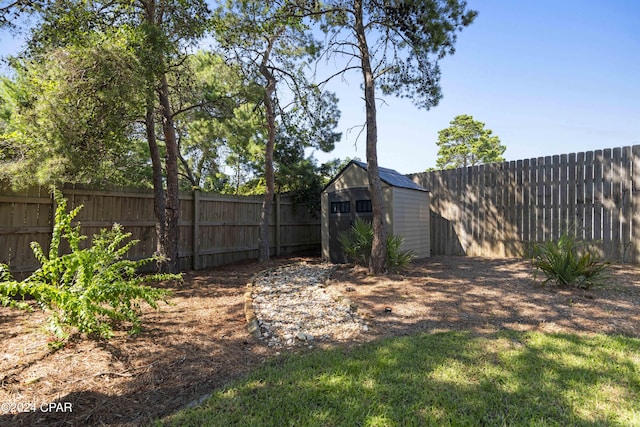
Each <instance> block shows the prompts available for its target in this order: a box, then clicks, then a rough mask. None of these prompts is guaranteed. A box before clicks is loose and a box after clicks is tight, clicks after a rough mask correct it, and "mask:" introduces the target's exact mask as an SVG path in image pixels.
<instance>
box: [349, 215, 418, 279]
mask: <svg viewBox="0 0 640 427" xmlns="http://www.w3.org/2000/svg"><path fill="white" fill-rule="evenodd" d="M338 241H339V242H340V244H341V245H342V250H343V251H344V253H345V255H346V256H347V259H348V260H349V261H351V262H354V263H356V264H358V265H362V266H368V265H369V258H370V257H371V246H372V244H373V226H372V225H371V223H369V222H367V221H365V220H363V219H361V218H356V220H355V221H354V223H353V225H352V226H351V228H349V230H347V231H344V232H342V233H340V234H339V236H338ZM403 241H404V239H403V237H402V236H398V235H395V234H389V235H388V236H387V267H388V268H390V269H402V268H405V267H407V266H408V265H409V263H410V262H411V260H412V259H413V256H414V254H413V252H412V251H403V250H401V249H400V247H401V246H402V243H403Z"/></svg>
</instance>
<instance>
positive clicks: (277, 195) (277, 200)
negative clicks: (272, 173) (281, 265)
mask: <svg viewBox="0 0 640 427" xmlns="http://www.w3.org/2000/svg"><path fill="white" fill-rule="evenodd" d="M281 213H282V210H281V206H280V193H276V209H275V217H276V229H275V233H274V235H275V236H274V237H275V240H276V242H275V243H276V256H280V243H281V242H280V231H281V229H280V214H281Z"/></svg>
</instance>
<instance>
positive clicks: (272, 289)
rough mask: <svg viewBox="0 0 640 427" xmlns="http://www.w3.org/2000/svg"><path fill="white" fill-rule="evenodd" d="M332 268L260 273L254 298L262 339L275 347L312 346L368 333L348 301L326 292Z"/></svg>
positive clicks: (312, 266) (292, 267) (309, 266)
mask: <svg viewBox="0 0 640 427" xmlns="http://www.w3.org/2000/svg"><path fill="white" fill-rule="evenodd" d="M334 269H335V267H334V266H333V265H331V264H326V263H325V264H307V263H300V264H294V265H287V266H283V267H279V268H276V269H273V270H267V271H264V272H262V273H260V274H258V275H257V276H256V277H255V278H254V280H253V283H252V288H251V297H252V299H253V308H254V311H255V317H256V319H257V321H258V325H259V327H260V332H261V338H260V339H262V340H265V341H266V343H267V345H268V346H269V347H273V348H287V347H295V346H302V345H306V346H309V347H312V346H313V343H314V342H315V341H332V340H336V341H344V340H349V339H353V338H354V337H356V336H357V335H358V334H360V333H361V332H363V331H367V330H368V327H367V326H366V325H365V323H364V320H363V319H362V318H361V317H360V316H359V315H358V314H357V313H356V312H355V310H354V307H352V306H351V303H350V302H349V300H347V299H345V298H343V297H342V296H341V295H339V294H337V293H334V292H331V291H330V290H329V289H327V288H326V287H325V282H326V280H327V279H328V278H329V276H330V275H331V273H332V272H333V271H334Z"/></svg>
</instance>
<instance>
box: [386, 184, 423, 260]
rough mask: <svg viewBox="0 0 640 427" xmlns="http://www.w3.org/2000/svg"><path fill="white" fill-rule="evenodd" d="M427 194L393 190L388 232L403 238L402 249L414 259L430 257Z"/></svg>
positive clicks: (398, 189)
mask: <svg viewBox="0 0 640 427" xmlns="http://www.w3.org/2000/svg"><path fill="white" fill-rule="evenodd" d="M429 218H430V212H429V193H427V192H420V191H414V190H408V189H404V188H393V221H392V223H391V224H392V226H391V228H390V230H391V231H392V232H393V233H394V234H398V235H401V236H403V237H404V244H403V249H405V250H412V251H413V252H414V254H415V256H416V258H426V257H428V256H429V255H430V239H429V231H430V230H429V228H430V226H429Z"/></svg>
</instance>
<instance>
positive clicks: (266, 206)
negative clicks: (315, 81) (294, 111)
mask: <svg viewBox="0 0 640 427" xmlns="http://www.w3.org/2000/svg"><path fill="white" fill-rule="evenodd" d="M281 33H282V31H280V32H279V33H278V34H277V35H276V36H274V37H273V38H272V39H270V40H269V45H268V46H267V50H266V51H265V53H264V55H263V57H262V62H261V63H260V74H262V75H263V76H264V78H265V79H266V80H267V84H266V86H265V90H264V107H265V113H266V118H267V145H266V148H265V153H264V160H265V167H264V179H265V184H266V191H265V195H264V200H263V201H262V212H261V213H260V233H259V234H260V235H259V238H258V257H259V261H260V262H267V261H269V256H270V254H269V246H270V242H269V225H270V220H271V211H272V209H273V196H274V194H275V175H274V170H273V151H274V150H275V145H276V111H275V105H274V99H273V95H274V93H275V91H276V79H275V77H274V76H273V73H271V70H269V67H268V66H267V64H268V63H269V57H270V55H271V50H272V49H273V43H274V41H275V40H276V39H277V38H278V37H279V36H280V34H281Z"/></svg>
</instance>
